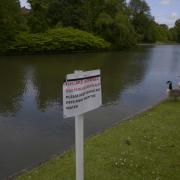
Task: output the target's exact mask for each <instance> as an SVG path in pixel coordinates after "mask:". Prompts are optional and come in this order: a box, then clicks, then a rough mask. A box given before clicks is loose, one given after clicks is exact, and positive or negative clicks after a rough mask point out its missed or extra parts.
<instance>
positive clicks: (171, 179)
mask: <svg viewBox="0 0 180 180" xmlns="http://www.w3.org/2000/svg"><path fill="white" fill-rule="evenodd" d="M74 159H75V154H74V151H73V150H70V151H69V152H67V153H65V154H64V155H61V156H57V157H55V158H54V159H52V160H50V161H48V162H46V163H44V164H43V165H41V166H39V167H36V168H34V169H33V170H32V171H29V172H25V173H24V174H22V175H21V176H18V177H16V179H17V180H26V179H33V180H74V179H75V160H74ZM142 179H144V180H160V179H163V180H166V179H167V180H179V179H180V101H173V100H167V101H165V102H163V103H161V104H159V105H157V106H155V107H153V108H151V109H150V110H147V111H146V112H143V113H141V114H139V115H137V116H135V117H133V118H130V119H129V120H127V121H124V122H123V123H119V124H117V125H116V126H114V127H113V128H110V129H108V130H106V131H105V132H103V133H101V134H99V135H96V136H94V137H92V138H89V139H88V140H86V143H85V180H142Z"/></svg>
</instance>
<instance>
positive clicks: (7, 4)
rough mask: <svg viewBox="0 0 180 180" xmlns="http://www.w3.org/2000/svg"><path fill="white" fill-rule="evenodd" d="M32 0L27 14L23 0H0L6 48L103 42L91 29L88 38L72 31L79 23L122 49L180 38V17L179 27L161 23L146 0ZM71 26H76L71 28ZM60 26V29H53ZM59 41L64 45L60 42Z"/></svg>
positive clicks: (2, 47)
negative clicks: (65, 38)
mask: <svg viewBox="0 0 180 180" xmlns="http://www.w3.org/2000/svg"><path fill="white" fill-rule="evenodd" d="M28 2H29V3H30V6H31V9H30V10H29V12H28V13H27V14H26V15H25V14H23V13H22V10H21V8H20V5H19V0H1V1H0V52H3V51H6V50H7V49H11V50H12V49H14V50H17V48H19V50H18V51H19V52H21V51H23V50H24V51H28V52H32V51H35V52H38V51H43V50H45V51H51V50H52V51H58V50H63V49H64V50H73V49H74V50H81V48H82V50H84V49H94V48H96V47H98V48H99V45H97V46H96V45H95V44H94V45H92V44H91V43H90V42H91V41H92V42H95V41H96V40H95V37H94V36H93V35H92V36H90V35H89V34H88V35H87V34H86V35H85V36H87V37H88V38H89V40H88V41H89V42H88V43H87V40H86V43H85V42H84V41H85V39H86V38H84V36H83V35H82V36H79V35H78V33H74V36H73V37H72V36H71V33H70V31H73V29H72V28H74V29H76V30H74V32H77V29H79V30H82V31H86V32H89V33H91V34H94V35H96V36H100V37H101V38H103V39H105V40H106V41H109V42H110V43H111V44H112V46H113V47H114V48H118V49H122V48H129V47H132V46H134V45H136V44H137V43H138V42H145V43H147V42H148V43H154V42H157V41H160V42H170V41H174V42H175V41H176V42H180V20H177V21H176V23H175V26H174V27H173V28H169V27H168V26H167V25H165V24H158V23H156V22H155V20H154V17H153V16H152V15H151V11H150V7H149V5H148V4H147V3H146V1H145V0H130V1H129V3H126V0H51V1H49V0H28ZM65 27H66V28H67V27H71V29H69V28H68V30H67V29H66V30H65V29H64V28H65ZM56 28H58V30H57V29H56ZM51 29H56V30H51ZM60 29H61V30H60ZM54 31H55V33H54V34H56V35H52V34H50V32H51V33H52V32H54ZM58 31H59V33H58ZM60 31H61V32H62V31H63V32H64V31H65V34H66V33H67V34H66V35H67V36H68V37H67V39H69V40H68V41H67V42H69V44H68V43H67V42H66V45H64V44H63V43H64V42H63V41H62V40H61V41H60V40H59V39H61V37H62V36H61V33H60ZM81 33H82V34H85V33H83V32H81ZM19 34H20V35H19ZM76 35H77V38H75V36H76ZM81 38H82V39H81ZM91 38H92V39H91ZM50 39H51V40H50ZM77 39H79V40H78V42H79V41H81V42H84V45H77V44H76V43H77ZM80 39H81V40H80ZM97 39H98V38H97ZM23 41H24V42H23ZM53 41H54V42H53ZM73 41H75V42H74V44H75V46H74V45H73V43H72V42H73ZM57 42H58V43H57ZM104 42H105V41H104ZM23 43H24V44H23ZM33 43H35V44H33ZM56 43H57V44H58V45H57V44H56ZM61 43H62V44H61ZM89 43H90V44H91V45H89ZM52 44H53V45H52ZM55 44H56V45H57V46H59V47H57V46H56V47H55ZM40 45H42V47H41V48H40ZM48 46H49V47H48ZM86 46H87V47H86ZM23 47H24V48H23ZM65 47H66V48H65ZM80 47H81V48H80ZM90 47H91V48H90ZM106 47H107V46H106ZM28 48H29V49H28ZM36 48H37V49H36ZM38 48H40V49H38ZM100 48H101V47H100Z"/></svg>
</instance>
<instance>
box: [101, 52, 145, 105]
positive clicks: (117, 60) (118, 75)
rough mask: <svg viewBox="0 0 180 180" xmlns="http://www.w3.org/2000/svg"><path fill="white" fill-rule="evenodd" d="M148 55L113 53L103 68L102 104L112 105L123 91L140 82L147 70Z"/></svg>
mask: <svg viewBox="0 0 180 180" xmlns="http://www.w3.org/2000/svg"><path fill="white" fill-rule="evenodd" d="M147 56H148V53H145V52H143V53H138V52H137V53H135V52H129V53H127V52H126V53H123V52H122V53H114V54H112V56H111V57H109V58H110V59H111V60H110V61H106V64H104V67H103V74H102V78H103V81H102V87H103V102H104V104H107V103H113V102H114V101H116V100H117V99H118V97H119V96H120V94H121V92H122V91H123V89H125V88H127V87H128V86H133V85H135V84H136V83H138V82H140V81H141V80H142V79H143V77H144V74H145V71H146V69H147V66H148V65H147V64H146V63H148V61H147V58H148V57H147Z"/></svg>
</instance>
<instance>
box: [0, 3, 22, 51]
mask: <svg viewBox="0 0 180 180" xmlns="http://www.w3.org/2000/svg"><path fill="white" fill-rule="evenodd" d="M22 26H23V19H22V16H21V14H20V5H19V2H18V1H16V0H0V49H2V50H3V49H4V48H5V47H7V46H8V45H9V44H11V42H12V41H13V40H14V38H15V35H16V34H17V33H18V32H19V31H20V30H21V29H22Z"/></svg>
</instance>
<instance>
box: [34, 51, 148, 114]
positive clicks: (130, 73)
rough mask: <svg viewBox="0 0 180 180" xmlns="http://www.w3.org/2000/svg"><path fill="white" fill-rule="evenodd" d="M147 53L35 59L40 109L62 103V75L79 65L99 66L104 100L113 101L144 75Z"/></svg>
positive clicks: (80, 66) (89, 68)
mask: <svg viewBox="0 0 180 180" xmlns="http://www.w3.org/2000/svg"><path fill="white" fill-rule="evenodd" d="M147 55H148V54H146V53H144V52H143V53H133V52H131V53H127V52H126V53H123V52H120V53H119V52H117V53H116V52H112V53H94V54H93V53H92V54H72V55H62V56H50V57H47V58H46V57H45V59H44V60H43V61H42V62H40V61H39V60H38V61H36V63H35V74H34V80H33V82H34V84H35V86H36V88H37V90H38V96H37V100H38V105H39V107H40V108H41V109H42V110H45V108H46V107H47V106H48V105H49V104H51V103H53V102H54V103H60V104H61V105H62V83H63V81H64V77H65V75H66V74H68V73H72V72H73V71H74V70H78V69H81V70H92V69H101V71H102V88H103V103H104V104H107V103H111V102H112V101H116V99H117V98H118V97H119V95H120V93H121V91H122V90H123V88H124V87H127V86H128V85H133V84H135V83H137V81H139V80H141V79H142V78H143V76H144V72H145V70H146V68H145V67H146V66H145V62H147V61H146V60H145V59H146V58H147ZM39 58H40V57H39ZM49 58H51V59H49Z"/></svg>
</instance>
